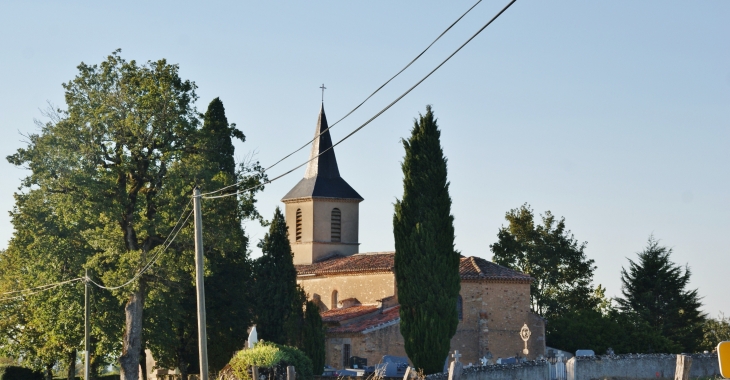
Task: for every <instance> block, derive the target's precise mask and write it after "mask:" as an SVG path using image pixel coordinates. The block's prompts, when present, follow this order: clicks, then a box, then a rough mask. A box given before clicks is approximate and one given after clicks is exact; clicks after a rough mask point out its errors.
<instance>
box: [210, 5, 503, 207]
mask: <svg viewBox="0 0 730 380" xmlns="http://www.w3.org/2000/svg"><path fill="white" fill-rule="evenodd" d="M515 1H517V0H512V1H510V2H509V3H508V4H507V5H506V6H505V7H504V8H502V10H500V11H499V12H498V13H497V14H496V15H494V17H492V18H491V19H490V20H489V21H488V22H487V23H486V24H484V26H482V27H481V28H480V29H479V30H477V31H476V33H474V34H473V35H472V36H471V37H470V38H469V39H468V40H466V42H464V43H463V44H461V46H459V47H458V48H457V49H456V50H454V52H453V53H451V55H449V56H448V57H446V59H444V60H443V61H442V62H441V63H440V64H439V65H438V66H436V68H434V69H433V70H431V72H429V73H428V74H426V76H424V77H423V78H421V80H419V81H418V82H416V84H414V85H413V86H411V88H409V89H408V90H406V91H405V92H404V93H403V94H401V95H400V96H399V97H397V98H396V99H395V100H393V101H392V102H391V103H390V104H388V105H387V106H385V108H383V109H382V110H380V112H378V113H376V114H375V115H374V116H373V117H371V118H370V119H369V120H368V121H366V122H365V123H363V124H362V125H360V126H359V127H357V128H356V129H355V130H353V131H352V132H350V133H349V134H347V136H345V137H344V138H342V139H341V140H340V141H338V142H337V143H335V144H333V145H332V146H331V147H329V148H327V149H325V150H324V151H322V152H321V153H319V154H318V155H316V156H314V157H312V158H310V159H309V160H307V161H305V162H304V163H302V164H300V165H298V166H297V167H295V168H293V169H291V170H289V171H287V172H285V173H283V174H281V175H279V176H277V177H275V178H273V179H270V180H267V181H264V182H263V183H261V184H259V185H256V186H253V187H250V188H247V189H244V190H240V191H237V192H235V193H229V194H223V195H217V196H208V197H203V198H205V199H215V198H224V197H230V196H234V195H238V194H242V193H244V192H247V191H251V190H253V189H256V188H258V187H261V186H264V185H266V184H269V183H271V182H274V181H276V180H277V179H279V178H282V177H284V176H286V175H288V174H291V173H292V172H294V171H295V170H297V169H299V168H301V167H302V166H304V165H306V164H308V163H309V162H311V161H312V160H314V159H315V158H317V157H319V156H321V155H323V154H325V153H327V152H328V151H329V150H330V149H334V147H336V146H337V145H340V144H341V143H342V142H344V141H345V140H347V139H348V138H350V137H351V136H352V135H354V134H355V133H357V132H359V131H360V130H361V129H363V128H365V126H367V125H368V124H370V123H371V122H372V121H373V120H375V119H376V118H378V117H379V116H380V115H382V114H383V113H385V111H387V110H389V109H390V108H391V107H393V106H394V105H395V104H396V103H398V102H399V101H400V100H401V99H403V98H404V97H405V96H406V95H408V94H409V93H410V92H411V91H413V90H414V89H415V88H416V87H418V86H419V85H420V84H421V83H423V81H425V80H426V79H428V77H430V76H431V75H432V74H433V73H435V72H436V70H438V69H439V68H441V66H443V65H444V64H445V63H446V62H448V61H449V60H450V59H451V58H452V57H453V56H455V55H456V53H458V52H459V51H460V50H461V49H462V48H464V46H466V45H467V44H468V43H469V42H471V40H473V39H474V38H476V36H478V35H479V34H480V33H481V32H482V31H483V30H484V29H486V28H487V27H488V26H489V25H490V24H492V22H494V20H496V19H497V18H498V17H499V16H501V15H502V13H504V12H505V11H506V10H507V9H508V8H509V7H511V6H512V4H514V3H515ZM310 142H311V141H310ZM239 183H240V182H239ZM237 184H238V183H237ZM237 184H234V185H231V186H228V187H232V186H235V185H237ZM223 189H225V188H222V189H219V190H216V191H213V192H211V193H215V192H218V191H220V190H223ZM211 193H208V194H211Z"/></svg>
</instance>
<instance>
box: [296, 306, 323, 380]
mask: <svg viewBox="0 0 730 380" xmlns="http://www.w3.org/2000/svg"><path fill="white" fill-rule="evenodd" d="M299 348H300V349H301V350H302V351H303V352H304V353H305V354H306V355H307V356H308V357H309V359H311V360H312V373H313V374H315V375H319V374H321V373H322V372H323V371H324V362H325V336H324V325H323V324H322V316H321V315H319V306H317V304H315V303H314V302H312V301H307V304H306V306H305V310H304V324H303V326H302V342H301V344H300V345H299Z"/></svg>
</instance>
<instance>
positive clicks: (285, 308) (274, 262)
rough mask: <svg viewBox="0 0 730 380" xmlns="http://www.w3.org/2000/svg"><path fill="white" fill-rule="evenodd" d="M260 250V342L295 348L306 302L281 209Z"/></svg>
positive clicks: (257, 291) (257, 278)
mask: <svg viewBox="0 0 730 380" xmlns="http://www.w3.org/2000/svg"><path fill="white" fill-rule="evenodd" d="M259 247H260V248H261V252H262V253H263V255H262V256H261V257H259V258H258V259H256V261H255V264H254V273H255V275H254V276H255V281H256V285H255V290H254V294H255V297H256V312H255V314H256V331H257V332H258V336H259V338H260V339H263V340H266V341H269V342H274V343H278V344H294V343H296V340H297V339H296V336H298V335H299V329H300V327H301V326H296V324H298V322H299V321H300V320H301V317H302V313H303V310H302V306H303V302H305V301H306V298H305V297H304V295H303V293H302V290H301V288H300V287H299V285H297V271H296V269H295V268H294V259H293V257H294V254H293V253H292V250H291V245H290V244H289V235H288V230H287V227H286V220H285V219H284V214H282V213H281V210H280V209H279V208H278V207H277V208H276V210H275V211H274V217H273V218H272V219H271V224H270V225H269V232H268V233H267V234H266V235H265V236H264V238H263V239H262V240H261V242H260V243H259ZM293 324H294V325H293ZM293 341H294V342H293Z"/></svg>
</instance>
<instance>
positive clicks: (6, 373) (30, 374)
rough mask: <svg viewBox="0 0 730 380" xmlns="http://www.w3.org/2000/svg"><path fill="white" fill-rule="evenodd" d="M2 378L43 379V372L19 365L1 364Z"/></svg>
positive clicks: (0, 377) (19, 379)
mask: <svg viewBox="0 0 730 380" xmlns="http://www.w3.org/2000/svg"><path fill="white" fill-rule="evenodd" d="M0 380H43V373H41V372H39V371H34V370H32V369H30V368H25V367H18V366H0Z"/></svg>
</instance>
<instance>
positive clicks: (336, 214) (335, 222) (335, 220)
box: [331, 208, 342, 243]
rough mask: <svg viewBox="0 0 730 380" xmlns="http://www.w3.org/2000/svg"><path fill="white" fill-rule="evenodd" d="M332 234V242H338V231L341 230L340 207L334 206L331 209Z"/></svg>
mask: <svg viewBox="0 0 730 380" xmlns="http://www.w3.org/2000/svg"><path fill="white" fill-rule="evenodd" d="M331 226H332V236H331V238H332V239H331V240H332V241H333V242H336V243H339V242H340V236H341V235H340V233H341V230H342V228H341V227H342V213H341V212H340V209H338V208H334V209H332V224H331Z"/></svg>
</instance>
